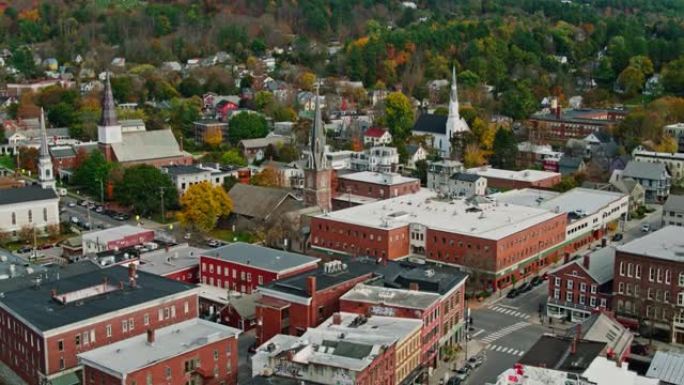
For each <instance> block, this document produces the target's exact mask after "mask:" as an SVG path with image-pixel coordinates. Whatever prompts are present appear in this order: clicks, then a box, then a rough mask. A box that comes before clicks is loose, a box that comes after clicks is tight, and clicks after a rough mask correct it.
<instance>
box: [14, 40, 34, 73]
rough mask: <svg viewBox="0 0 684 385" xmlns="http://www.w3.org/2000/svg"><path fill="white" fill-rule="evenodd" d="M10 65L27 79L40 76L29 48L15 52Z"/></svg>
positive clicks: (22, 48)
mask: <svg viewBox="0 0 684 385" xmlns="http://www.w3.org/2000/svg"><path fill="white" fill-rule="evenodd" d="M10 63H11V64H12V66H13V67H14V68H16V69H17V71H19V72H21V73H22V74H23V75H24V76H26V77H29V78H30V77H34V76H36V75H37V74H38V68H36V64H35V62H34V61H33V54H32V53H31V50H29V49H28V48H27V47H21V48H18V49H16V50H14V52H13V53H12V58H11V60H10Z"/></svg>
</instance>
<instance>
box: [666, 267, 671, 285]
mask: <svg viewBox="0 0 684 385" xmlns="http://www.w3.org/2000/svg"><path fill="white" fill-rule="evenodd" d="M665 283H666V284H668V285H669V284H670V269H667V270H665Z"/></svg>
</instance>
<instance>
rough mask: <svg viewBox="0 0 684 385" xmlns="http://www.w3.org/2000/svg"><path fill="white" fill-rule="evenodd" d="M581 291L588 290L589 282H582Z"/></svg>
mask: <svg viewBox="0 0 684 385" xmlns="http://www.w3.org/2000/svg"><path fill="white" fill-rule="evenodd" d="M580 291H581V292H585V291H587V284H586V283H584V282H582V283H580Z"/></svg>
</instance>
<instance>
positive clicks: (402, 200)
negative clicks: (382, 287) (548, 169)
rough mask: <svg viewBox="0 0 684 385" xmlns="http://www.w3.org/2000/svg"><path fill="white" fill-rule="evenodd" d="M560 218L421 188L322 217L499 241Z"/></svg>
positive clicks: (536, 209) (379, 227)
mask: <svg viewBox="0 0 684 385" xmlns="http://www.w3.org/2000/svg"><path fill="white" fill-rule="evenodd" d="M558 215H559V214H557V213H553V212H551V211H550V210H547V209H543V208H530V207H525V206H519V205H512V204H497V203H496V202H493V201H491V202H489V203H482V202H480V203H471V201H469V200H467V199H454V200H437V194H436V193H435V192H432V191H430V190H428V189H421V190H420V191H419V192H417V193H415V194H409V195H403V196H399V197H395V198H390V199H385V200H382V201H378V202H375V203H369V204H366V205H362V206H356V207H351V208H348V209H343V210H338V211H333V212H330V213H326V214H322V215H319V216H318V218H322V219H329V220H333V221H338V222H343V223H349V224H355V225H361V226H366V227H372V228H377V229H386V230H389V229H396V228H401V227H405V226H408V225H409V224H410V223H419V224H422V225H424V226H427V227H429V228H431V229H435V230H441V231H446V232H450V233H458V234H464V235H469V236H474V237H478V238H485V239H492V240H498V239H501V238H505V237H507V236H509V235H511V234H515V233H517V232H520V231H524V230H525V229H527V228H529V227H531V226H534V225H537V224H540V223H543V222H545V221H548V220H550V219H553V218H555V217H557V216H558Z"/></svg>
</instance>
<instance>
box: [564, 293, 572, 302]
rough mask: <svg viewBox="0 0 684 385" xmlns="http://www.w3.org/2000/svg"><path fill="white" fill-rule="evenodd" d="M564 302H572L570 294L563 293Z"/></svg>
mask: <svg viewBox="0 0 684 385" xmlns="http://www.w3.org/2000/svg"><path fill="white" fill-rule="evenodd" d="M565 302H572V292H567V293H565Z"/></svg>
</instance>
